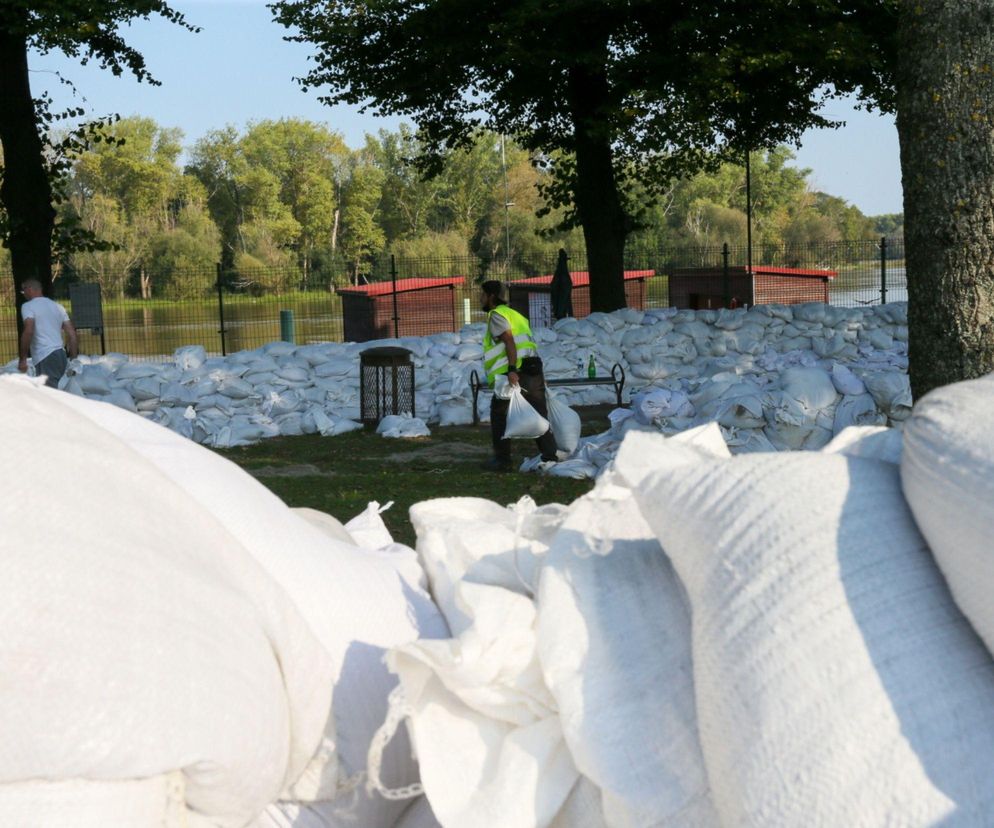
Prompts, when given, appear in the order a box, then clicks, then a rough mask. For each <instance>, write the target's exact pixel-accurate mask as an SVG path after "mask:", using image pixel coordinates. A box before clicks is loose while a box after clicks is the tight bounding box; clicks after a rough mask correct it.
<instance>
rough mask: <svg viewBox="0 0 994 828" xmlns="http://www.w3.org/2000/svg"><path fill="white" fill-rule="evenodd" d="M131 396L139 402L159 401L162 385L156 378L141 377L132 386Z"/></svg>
mask: <svg viewBox="0 0 994 828" xmlns="http://www.w3.org/2000/svg"><path fill="white" fill-rule="evenodd" d="M130 389H131V396H132V397H134V398H135V399H136V400H138V401H139V402H141V401H143V400H154V399H158V396H159V394H160V393H161V391H162V383H161V382H160V381H159V379H158V378H156V377H140V378H139V379H136V380H135V381H134V382H133V383H131V386H130Z"/></svg>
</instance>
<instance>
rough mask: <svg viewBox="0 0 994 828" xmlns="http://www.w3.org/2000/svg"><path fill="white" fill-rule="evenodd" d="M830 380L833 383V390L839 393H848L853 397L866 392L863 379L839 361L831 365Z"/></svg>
mask: <svg viewBox="0 0 994 828" xmlns="http://www.w3.org/2000/svg"><path fill="white" fill-rule="evenodd" d="M832 382H833V383H834V384H835V390H836V391H838V392H839V393H840V394H849V395H851V396H854V397H855V396H858V395H860V394H865V393H866V386H865V385H864V384H863V380H861V379H860V378H859V377H857V376H856V375H855V374H854V373H853V372H852V371H850V370H849V369H848V368H847V367H846V366H845V365H843V364H842V363H841V362H836V363H835V364H834V365H833V366H832Z"/></svg>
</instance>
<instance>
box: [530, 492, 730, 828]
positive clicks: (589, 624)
mask: <svg viewBox="0 0 994 828" xmlns="http://www.w3.org/2000/svg"><path fill="white" fill-rule="evenodd" d="M538 598H539V600H538V606H539V615H538V648H539V660H540V662H541V665H542V673H543V676H544V677H545V681H546V684H547V686H548V687H549V689H550V691H551V693H552V695H553V697H554V698H555V700H556V704H557V706H558V708H559V718H560V721H561V722H562V727H563V731H564V735H565V739H566V743H567V745H568V746H569V749H570V753H571V754H572V756H573V760H574V762H575V763H576V766H577V769H578V770H579V771H580V772H581V773H582V774H583V775H584V776H585V777H587V778H588V779H590V780H591V781H592V782H593V783H594V784H595V785H596V786H597V787H599V788H600V789H601V799H602V808H603V813H604V816H605V818H606V820H605V821H606V824H607V825H612V826H615V825H619V826H621V825H670V824H674V825H676V824H681V825H693V826H699V827H700V828H705V826H717V824H718V821H717V814H716V813H715V811H714V807H713V805H712V803H711V798H710V794H709V792H708V782H707V776H706V772H705V768H704V759H703V756H702V755H701V749H700V745H699V743H698V738H697V714H696V705H695V701H694V685H693V677H692V674H691V655H690V615H689V612H688V609H687V607H686V605H685V603H684V599H683V595H682V594H681V587H680V584H679V582H678V581H677V578H676V575H675V573H674V572H673V569H672V567H671V565H670V563H669V561H668V559H667V558H666V556H665V554H664V553H663V550H662V548H661V547H660V546H659V542H658V541H657V540H656V537H655V535H654V534H653V532H652V530H651V529H650V528H649V526H648V525H647V524H646V523H645V521H644V519H643V518H642V516H641V514H640V512H639V510H638V506H637V505H636V503H635V501H634V500H633V498H632V497H631V493H630V491H629V490H628V489H626V488H624V487H621V486H618V485H615V484H612V483H609V482H607V481H606V480H603V479H602V482H601V483H599V484H598V487H597V489H596V490H595V491H594V492H593V493H592V494H590V495H587V496H586V497H583V498H581V499H580V500H578V501H576V502H575V503H574V504H573V505H572V506H571V507H570V510H569V515H568V516H567V518H566V520H565V522H564V523H563V525H562V528H561V529H560V530H559V532H558V534H557V535H556V536H555V539H554V540H553V542H552V546H551V547H550V549H549V553H548V555H547V563H546V566H545V567H544V568H543V571H542V576H541V586H540V590H539V596H538Z"/></svg>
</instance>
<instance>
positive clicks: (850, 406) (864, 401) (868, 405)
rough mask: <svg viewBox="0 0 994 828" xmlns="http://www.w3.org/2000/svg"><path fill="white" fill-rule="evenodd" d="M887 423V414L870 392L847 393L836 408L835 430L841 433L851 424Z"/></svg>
mask: <svg viewBox="0 0 994 828" xmlns="http://www.w3.org/2000/svg"><path fill="white" fill-rule="evenodd" d="M886 424H887V415H886V414H884V413H883V412H882V411H881V410H880V409H879V408H877V403H876V401H875V400H874V399H873V397H872V396H871V395H870V394H857V395H855V396H850V395H848V394H847V395H846V396H845V397H843V399H842V401H841V402H840V403H839V405H838V407H837V408H836V409H835V423H834V426H833V430H834V431H835V433H836V434H839V433H841V432H842V431H843V430H844V429H846V428H849V427H850V426H860V427H870V426H884V425H886Z"/></svg>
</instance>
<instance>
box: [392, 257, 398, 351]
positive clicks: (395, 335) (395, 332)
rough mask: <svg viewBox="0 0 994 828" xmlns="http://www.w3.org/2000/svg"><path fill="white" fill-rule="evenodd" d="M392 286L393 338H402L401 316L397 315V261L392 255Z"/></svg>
mask: <svg viewBox="0 0 994 828" xmlns="http://www.w3.org/2000/svg"><path fill="white" fill-rule="evenodd" d="M390 286H391V287H392V288H393V338H394V339H399V338H400V316H398V314H397V260H396V259H395V258H394V255H393V253H391V254H390Z"/></svg>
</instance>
